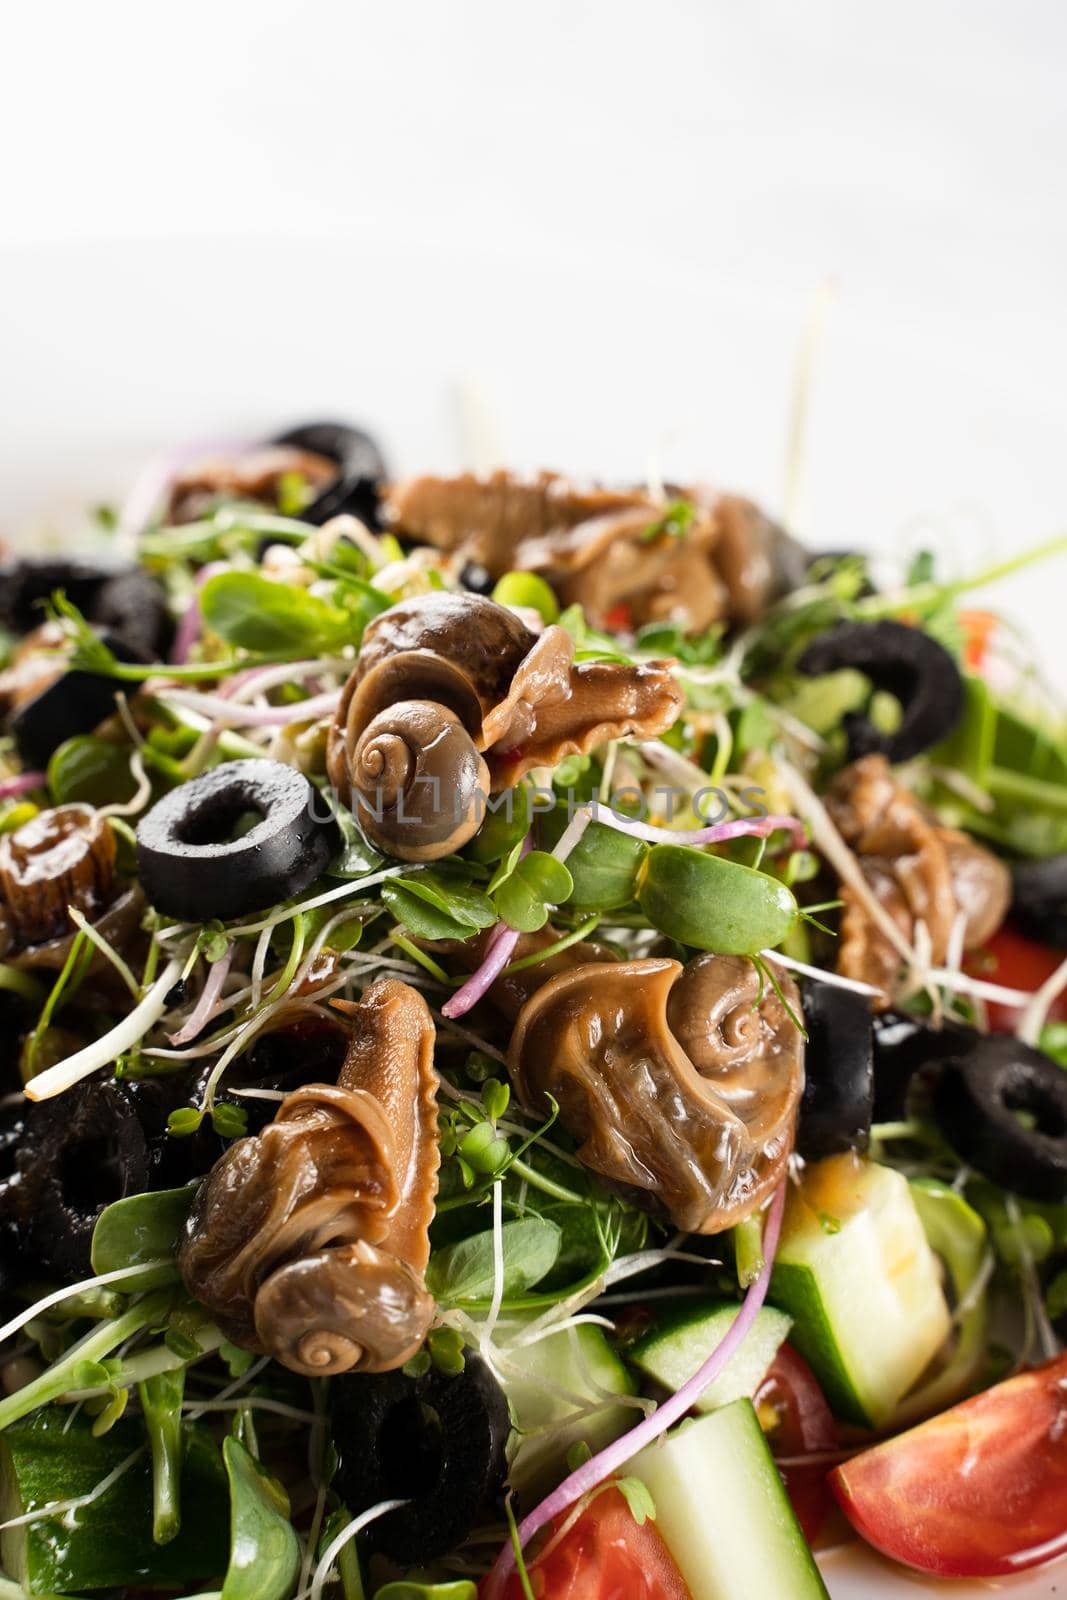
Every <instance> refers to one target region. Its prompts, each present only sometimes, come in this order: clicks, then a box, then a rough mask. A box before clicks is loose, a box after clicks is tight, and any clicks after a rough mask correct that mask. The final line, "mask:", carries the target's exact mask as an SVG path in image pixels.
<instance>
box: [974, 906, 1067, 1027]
mask: <svg viewBox="0 0 1067 1600" xmlns="http://www.w3.org/2000/svg"><path fill="white" fill-rule="evenodd" d="M1062 960H1063V951H1062V950H1053V949H1051V948H1050V947H1049V946H1048V945H1045V944H1039V943H1038V942H1037V940H1036V939H1027V938H1026V937H1025V935H1024V934H1021V933H1016V931H1015V929H1014V928H1001V929H1000V932H999V933H997V934H995V935H994V937H993V938H992V939H990V940H989V942H988V943H987V944H984V945H983V946H982V948H981V949H980V950H975V951H973V952H972V954H971V955H969V956H968V957H967V960H966V962H965V963H964V965H965V967H966V970H967V971H968V972H969V973H970V974H971V975H972V977H975V978H987V979H988V980H989V982H990V983H1001V984H1003V985H1004V986H1005V988H1007V989H1022V990H1025V991H1026V992H1027V993H1029V994H1032V993H1033V992H1034V990H1035V989H1040V987H1041V985H1042V984H1043V983H1044V981H1045V979H1046V978H1049V977H1051V976H1052V974H1053V973H1054V972H1055V970H1056V968H1057V967H1058V966H1059V964H1060V962H1061V961H1062ZM988 1010H989V1026H990V1027H991V1028H992V1030H993V1032H994V1033H1014V1031H1015V1028H1016V1026H1017V1024H1018V1021H1019V1018H1020V1017H1021V1015H1022V1012H1023V1007H1022V1006H1021V1005H1020V1006H1014V1005H1002V1004H1001V1003H1000V1002H999V1001H996V1000H991V1001H989V1002H988ZM1048 1014H1049V1019H1050V1021H1053V1022H1067V993H1064V994H1060V995H1057V997H1056V999H1055V1000H1054V1001H1053V1002H1052V1004H1051V1006H1050V1007H1049V1012H1048Z"/></svg>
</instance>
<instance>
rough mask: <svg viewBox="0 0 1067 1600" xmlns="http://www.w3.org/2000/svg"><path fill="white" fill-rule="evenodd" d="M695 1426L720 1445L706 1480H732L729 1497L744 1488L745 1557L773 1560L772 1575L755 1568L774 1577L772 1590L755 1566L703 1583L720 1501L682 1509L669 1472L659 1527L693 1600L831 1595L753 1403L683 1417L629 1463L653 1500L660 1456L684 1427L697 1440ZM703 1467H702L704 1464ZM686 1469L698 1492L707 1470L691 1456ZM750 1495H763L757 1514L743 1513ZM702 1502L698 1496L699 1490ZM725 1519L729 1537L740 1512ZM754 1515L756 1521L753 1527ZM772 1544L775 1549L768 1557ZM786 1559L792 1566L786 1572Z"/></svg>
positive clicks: (825, 1598) (823, 1599) (718, 1533)
mask: <svg viewBox="0 0 1067 1600" xmlns="http://www.w3.org/2000/svg"><path fill="white" fill-rule="evenodd" d="M696 1429H700V1430H702V1431H703V1435H704V1437H705V1438H707V1439H710V1440H712V1441H713V1442H714V1444H715V1446H716V1452H715V1453H716V1459H715V1460H714V1461H708V1462H707V1467H706V1472H707V1480H708V1483H709V1484H710V1485H713V1486H714V1484H716V1483H723V1482H728V1483H729V1485H730V1490H729V1492H728V1497H729V1495H734V1496H736V1495H737V1494H738V1489H739V1486H740V1487H741V1489H742V1490H743V1491H744V1498H743V1502H742V1508H741V1510H740V1520H743V1522H744V1526H743V1528H742V1530H741V1531H742V1536H745V1535H747V1536H748V1537H747V1541H746V1550H745V1554H746V1556H748V1552H749V1551H751V1553H752V1554H751V1557H750V1558H749V1559H750V1560H751V1561H753V1562H754V1564H755V1566H756V1568H757V1569H759V1568H760V1567H764V1568H765V1567H766V1566H767V1565H768V1559H769V1560H770V1562H771V1563H772V1564H773V1574H769V1573H767V1572H763V1573H762V1574H759V1573H758V1571H757V1574H756V1575H758V1576H760V1577H762V1578H767V1577H768V1576H770V1577H772V1581H773V1589H772V1588H770V1587H767V1586H765V1585H763V1584H759V1585H755V1586H754V1583H753V1577H754V1574H753V1572H752V1571H751V1570H748V1571H744V1570H742V1571H731V1572H730V1574H729V1576H728V1577H727V1576H726V1575H725V1574H721V1576H722V1577H723V1578H724V1579H725V1586H724V1583H723V1582H720V1581H719V1580H718V1578H716V1577H715V1576H711V1581H710V1584H709V1583H708V1582H706V1581H705V1579H706V1578H707V1577H708V1576H709V1564H710V1567H711V1568H712V1569H713V1568H714V1567H715V1566H716V1556H715V1548H716V1545H717V1544H718V1542H719V1540H720V1539H721V1538H722V1537H723V1532H724V1529H723V1526H722V1520H721V1519H722V1516H723V1511H722V1508H721V1506H719V1505H717V1504H716V1503H715V1502H714V1501H713V1500H711V1498H710V1497H706V1499H705V1501H702V1502H701V1505H704V1504H706V1505H707V1511H706V1514H701V1515H700V1516H699V1517H698V1516H687V1515H686V1514H685V1513H686V1512H688V1511H689V1510H691V1509H692V1507H691V1506H685V1507H680V1506H679V1505H678V1504H677V1503H676V1502H675V1500H674V1497H673V1496H671V1495H670V1493H669V1489H670V1487H671V1486H670V1483H669V1479H670V1471H669V1470H668V1471H667V1473H666V1477H667V1480H668V1482H667V1488H668V1493H667V1494H666V1495H661V1496H660V1499H659V1502H658V1505H657V1511H658V1515H657V1519H656V1524H657V1527H658V1529H659V1532H660V1534H661V1535H662V1537H663V1539H664V1541H665V1543H666V1545H667V1548H668V1549H669V1550H670V1552H671V1555H672V1556H673V1557H674V1560H675V1562H676V1563H677V1566H678V1569H679V1571H680V1572H681V1574H682V1577H683V1578H684V1579H685V1581H686V1583H687V1584H688V1585H689V1592H690V1594H691V1595H692V1596H693V1600H830V1597H829V1595H828V1593H827V1589H826V1585H825V1583H824V1582H823V1578H822V1574H821V1573H820V1572H819V1569H818V1567H817V1566H816V1564H815V1558H814V1556H813V1555H812V1553H811V1549H810V1547H809V1545H808V1542H807V1540H806V1539H805V1538H804V1535H803V1533H802V1532H801V1529H800V1524H799V1523H798V1522H797V1519H796V1514H795V1512H794V1511H793V1508H792V1506H791V1505H790V1503H789V1498H788V1496H787V1494H786V1492H785V1485H784V1484H783V1483H782V1480H781V1478H780V1476H779V1474H778V1469H777V1467H776V1466H775V1464H774V1460H773V1457H772V1456H771V1453H770V1447H769V1446H768V1444H767V1440H766V1438H765V1436H764V1433H763V1430H762V1429H761V1427H760V1425H759V1420H758V1418H757V1416H756V1412H755V1409H754V1407H753V1405H752V1402H751V1400H735V1401H734V1402H733V1403H732V1404H731V1405H728V1406H723V1407H722V1408H721V1409H720V1410H718V1411H712V1412H709V1413H708V1414H707V1415H706V1416H703V1417H698V1418H696V1419H694V1420H692V1421H689V1422H683V1423H682V1424H681V1426H680V1427H678V1428H676V1429H675V1430H674V1431H673V1433H669V1434H667V1436H666V1438H665V1439H660V1440H657V1441H656V1442H655V1443H654V1444H651V1445H649V1446H648V1447H647V1448H646V1449H645V1450H643V1451H641V1453H640V1454H639V1455H638V1456H636V1457H635V1458H634V1459H633V1461H631V1462H630V1464H629V1466H628V1467H627V1471H628V1472H631V1473H633V1475H634V1476H635V1477H638V1478H641V1479H642V1481H643V1482H644V1483H645V1484H646V1485H647V1487H648V1488H649V1490H650V1491H651V1493H652V1497H653V1499H654V1500H655V1499H656V1496H657V1491H658V1489H659V1488H660V1484H659V1482H658V1481H657V1480H658V1479H659V1478H660V1477H661V1476H662V1475H663V1473H664V1464H663V1461H662V1458H661V1455H660V1453H661V1452H666V1451H668V1450H670V1449H671V1447H672V1445H677V1443H678V1442H680V1438H681V1436H683V1435H685V1434H686V1433H687V1432H689V1433H690V1443H692V1430H696ZM699 1465H700V1466H701V1467H703V1465H704V1464H703V1463H700V1464H699ZM684 1466H685V1467H687V1468H688V1469H689V1470H688V1471H686V1472H685V1473H684V1474H683V1483H684V1484H686V1485H687V1486H688V1485H689V1484H692V1485H694V1487H695V1488H696V1489H697V1490H698V1491H699V1488H700V1485H699V1484H697V1483H696V1480H697V1478H698V1476H699V1477H701V1478H702V1477H703V1476H704V1473H703V1472H699V1473H698V1472H697V1470H696V1469H695V1467H696V1464H695V1463H693V1462H691V1461H689V1462H685V1463H684ZM675 1475H676V1476H677V1469H676V1470H675ZM749 1495H754V1497H758V1498H756V1499H755V1504H756V1505H757V1507H758V1509H757V1513H756V1516H755V1517H754V1518H751V1517H750V1516H749V1515H747V1514H746V1513H749V1512H750V1508H751V1506H752V1504H753V1503H754V1502H753V1500H751V1499H747V1497H748V1496H749ZM682 1498H683V1499H684V1490H683V1495H682ZM697 1499H698V1500H699V1499H700V1496H699V1492H698V1494H697ZM680 1510H681V1511H682V1515H681V1516H679V1511H680ZM726 1517H727V1527H726V1530H725V1534H726V1537H727V1539H729V1538H730V1534H731V1531H732V1530H733V1529H734V1528H736V1527H737V1526H738V1521H739V1517H738V1515H737V1514H736V1513H735V1514H734V1515H731V1514H730V1512H729V1511H727V1512H726ZM676 1519H677V1520H676ZM750 1520H751V1522H752V1524H753V1525H752V1526H751V1527H750V1526H749V1521H750ZM701 1545H703V1550H702V1549H701ZM768 1546H775V1547H776V1548H774V1549H773V1550H772V1553H771V1555H770V1557H769V1558H768V1554H767V1550H768ZM709 1551H710V1555H709V1554H708V1552H709ZM781 1558H784V1560H783V1559H781ZM719 1560H720V1561H721V1557H720V1558H719ZM786 1561H787V1562H788V1566H789V1570H788V1571H787V1570H785V1563H786Z"/></svg>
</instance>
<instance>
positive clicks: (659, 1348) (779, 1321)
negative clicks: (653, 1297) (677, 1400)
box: [627, 1301, 793, 1412]
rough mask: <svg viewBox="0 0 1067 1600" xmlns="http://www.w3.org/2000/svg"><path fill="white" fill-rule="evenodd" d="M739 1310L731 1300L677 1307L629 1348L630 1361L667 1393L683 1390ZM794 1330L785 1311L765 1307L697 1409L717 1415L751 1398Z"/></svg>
mask: <svg viewBox="0 0 1067 1600" xmlns="http://www.w3.org/2000/svg"><path fill="white" fill-rule="evenodd" d="M740 1309H741V1308H740V1306H738V1305H737V1304H736V1303H735V1302H733V1301H729V1302H716V1303H715V1304H712V1305H704V1304H698V1305H688V1306H679V1307H676V1308H675V1309H674V1310H672V1311H668V1312H667V1313H666V1314H665V1315H664V1316H663V1317H661V1318H660V1319H659V1320H658V1321H657V1323H656V1325H655V1326H654V1327H653V1328H651V1329H650V1330H649V1332H648V1333H645V1334H642V1336H641V1338H640V1339H638V1340H637V1342H636V1343H635V1344H633V1345H631V1346H630V1349H629V1350H628V1351H627V1357H628V1359H629V1360H630V1362H631V1363H632V1364H633V1366H635V1367H636V1368H637V1369H638V1371H639V1372H643V1373H644V1374H645V1376H646V1377H648V1378H654V1379H655V1381H656V1382H657V1383H661V1384H662V1385H663V1387H664V1388H665V1389H671V1390H676V1389H680V1388H681V1387H682V1384H683V1383H685V1382H687V1380H688V1379H689V1378H691V1377H692V1376H693V1374H694V1372H696V1370H697V1368H698V1367H699V1366H701V1365H702V1364H703V1363H704V1362H705V1361H706V1360H707V1358H708V1356H710V1355H711V1353H712V1351H713V1350H715V1349H717V1348H718V1346H719V1345H720V1344H721V1343H722V1341H723V1339H725V1337H726V1335H727V1333H728V1332H729V1330H730V1329H731V1328H732V1327H733V1324H734V1319H735V1318H736V1316H737V1313H738V1311H740ZM792 1325H793V1319H792V1317H790V1316H787V1315H786V1313H785V1312H784V1311H778V1310H777V1309H776V1308H775V1307H774V1306H762V1307H761V1308H760V1311H759V1314H758V1315H757V1317H756V1321H755V1323H754V1324H753V1326H752V1328H751V1329H750V1331H749V1333H748V1335H747V1337H746V1338H745V1341H744V1343H743V1344H742V1345H741V1348H740V1349H739V1350H738V1351H737V1353H736V1354H735V1355H734V1357H733V1358H732V1360H731V1361H730V1362H729V1363H728V1364H727V1366H726V1369H725V1371H723V1372H721V1373H720V1374H719V1376H718V1377H717V1378H716V1379H715V1380H714V1381H713V1382H712V1383H710V1384H709V1385H708V1387H707V1388H706V1389H705V1390H704V1393H703V1394H702V1395H701V1397H700V1399H699V1400H698V1401H697V1404H696V1410H697V1411H702V1412H703V1411H716V1410H718V1408H719V1406H726V1405H729V1404H730V1402H731V1401H733V1400H741V1399H743V1398H746V1397H747V1398H748V1399H751V1398H752V1396H753V1395H754V1394H755V1392H756V1390H757V1389H758V1388H759V1386H760V1384H761V1383H762V1382H763V1379H764V1378H765V1377H766V1375H767V1368H768V1367H769V1366H770V1364H771V1362H772V1361H773V1360H774V1358H775V1356H776V1355H777V1354H778V1348H779V1346H780V1345H782V1344H784V1343H785V1340H786V1339H787V1338H788V1337H789V1330H790V1328H791V1327H792Z"/></svg>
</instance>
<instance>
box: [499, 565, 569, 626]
mask: <svg viewBox="0 0 1067 1600" xmlns="http://www.w3.org/2000/svg"><path fill="white" fill-rule="evenodd" d="M493 599H494V600H496V601H497V602H498V604H500V605H502V606H529V608H530V610H531V611H539V612H540V613H541V616H542V618H543V619H544V621H545V622H546V623H550V622H555V620H556V618H557V617H558V616H559V602H558V601H557V599H556V597H555V595H554V594H553V593H552V590H551V589H550V588H549V586H548V584H547V583H546V582H545V580H544V578H539V577H538V576H537V573H536V572H505V574H504V576H503V577H502V578H501V580H500V582H499V583H498V584H497V586H496V588H495V589H494V590H493Z"/></svg>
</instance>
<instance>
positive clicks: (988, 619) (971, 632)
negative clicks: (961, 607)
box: [959, 611, 999, 672]
mask: <svg viewBox="0 0 1067 1600" xmlns="http://www.w3.org/2000/svg"><path fill="white" fill-rule="evenodd" d="M998 621H999V619H998V618H997V617H996V616H995V615H994V613H993V612H992V611H961V612H960V614H959V624H960V627H961V628H962V629H963V664H964V666H965V667H966V668H967V671H968V672H981V670H982V665H983V663H984V661H985V658H986V656H987V654H988V653H989V641H990V639H991V638H992V636H993V634H994V633H995V632H996V629H997V624H998Z"/></svg>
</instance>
